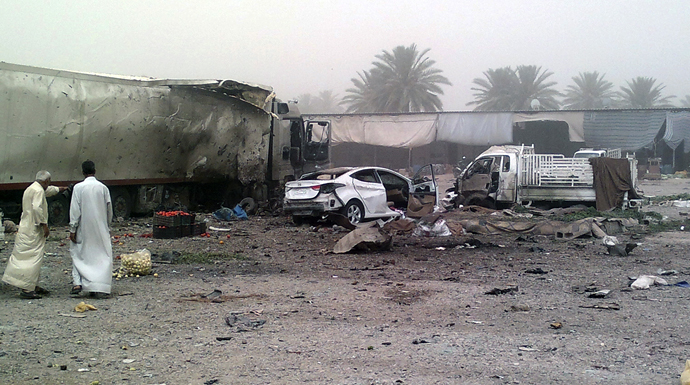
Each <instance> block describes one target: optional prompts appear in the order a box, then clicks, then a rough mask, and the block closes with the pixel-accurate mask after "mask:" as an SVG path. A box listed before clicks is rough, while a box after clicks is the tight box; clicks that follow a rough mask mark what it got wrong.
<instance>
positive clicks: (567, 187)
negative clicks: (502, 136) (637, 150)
mask: <svg viewBox="0 0 690 385" xmlns="http://www.w3.org/2000/svg"><path fill="white" fill-rule="evenodd" d="M611 154H615V152H612V153H611ZM617 154H618V156H619V157H620V151H618V153H617ZM595 159H598V157H597V158H595ZM601 159H604V158H601ZM621 160H624V161H627V163H626V164H625V165H624V168H626V169H628V170H629V172H630V174H629V175H630V176H629V178H630V181H629V184H630V190H631V191H633V192H634V189H635V186H636V185H637V171H636V170H637V160H635V159H634V158H622V159H621ZM619 164H620V163H619ZM454 189H455V192H456V194H457V197H456V199H455V204H456V206H457V205H460V204H463V205H479V206H485V207H491V208H497V207H510V206H512V205H514V204H520V205H530V204H532V203H534V204H538V205H541V206H560V205H568V204H573V203H584V204H594V203H595V202H597V189H596V188H595V184H594V169H593V167H592V164H591V162H590V159H589V158H588V157H580V158H566V157H565V156H564V155H560V154H536V153H535V151H534V146H524V145H520V146H513V145H505V146H492V147H490V148H489V149H488V150H486V151H485V152H483V153H482V154H481V155H479V156H478V157H477V158H476V159H475V160H474V161H473V162H472V163H470V164H469V165H468V166H467V167H466V168H465V170H464V171H463V172H462V173H461V175H460V177H458V178H457V180H456V182H455V186H454Z"/></svg>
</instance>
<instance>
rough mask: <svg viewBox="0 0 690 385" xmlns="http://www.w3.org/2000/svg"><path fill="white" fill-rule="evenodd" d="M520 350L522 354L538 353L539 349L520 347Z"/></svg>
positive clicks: (527, 346)
mask: <svg viewBox="0 0 690 385" xmlns="http://www.w3.org/2000/svg"><path fill="white" fill-rule="evenodd" d="M518 350H519V351H521V352H536V351H537V349H535V348H533V347H531V346H530V345H523V346H518Z"/></svg>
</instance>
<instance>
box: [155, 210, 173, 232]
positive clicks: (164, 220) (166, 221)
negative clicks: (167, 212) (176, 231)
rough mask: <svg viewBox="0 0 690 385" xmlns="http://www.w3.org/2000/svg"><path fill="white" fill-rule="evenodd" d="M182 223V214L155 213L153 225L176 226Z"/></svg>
mask: <svg viewBox="0 0 690 385" xmlns="http://www.w3.org/2000/svg"><path fill="white" fill-rule="evenodd" d="M179 225H180V216H179V215H175V216H172V217H166V216H163V215H160V214H158V213H155V214H153V226H154V228H155V227H156V226H165V227H176V226H179Z"/></svg>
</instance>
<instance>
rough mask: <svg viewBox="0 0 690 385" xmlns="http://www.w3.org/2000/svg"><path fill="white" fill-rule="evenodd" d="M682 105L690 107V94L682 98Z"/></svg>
mask: <svg viewBox="0 0 690 385" xmlns="http://www.w3.org/2000/svg"><path fill="white" fill-rule="evenodd" d="M680 106H681V107H683V108H690V95H685V99H681V100H680Z"/></svg>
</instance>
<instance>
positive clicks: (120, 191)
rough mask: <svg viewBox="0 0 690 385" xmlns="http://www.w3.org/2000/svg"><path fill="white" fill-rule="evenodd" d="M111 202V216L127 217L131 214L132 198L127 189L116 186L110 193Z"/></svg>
mask: <svg viewBox="0 0 690 385" xmlns="http://www.w3.org/2000/svg"><path fill="white" fill-rule="evenodd" d="M110 195H111V200H112V202H113V203H112V204H113V217H115V218H129V216H130V215H131V214H132V198H131V197H130V195H129V192H128V191H127V189H124V188H116V189H113V190H112V191H111V193H110Z"/></svg>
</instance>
